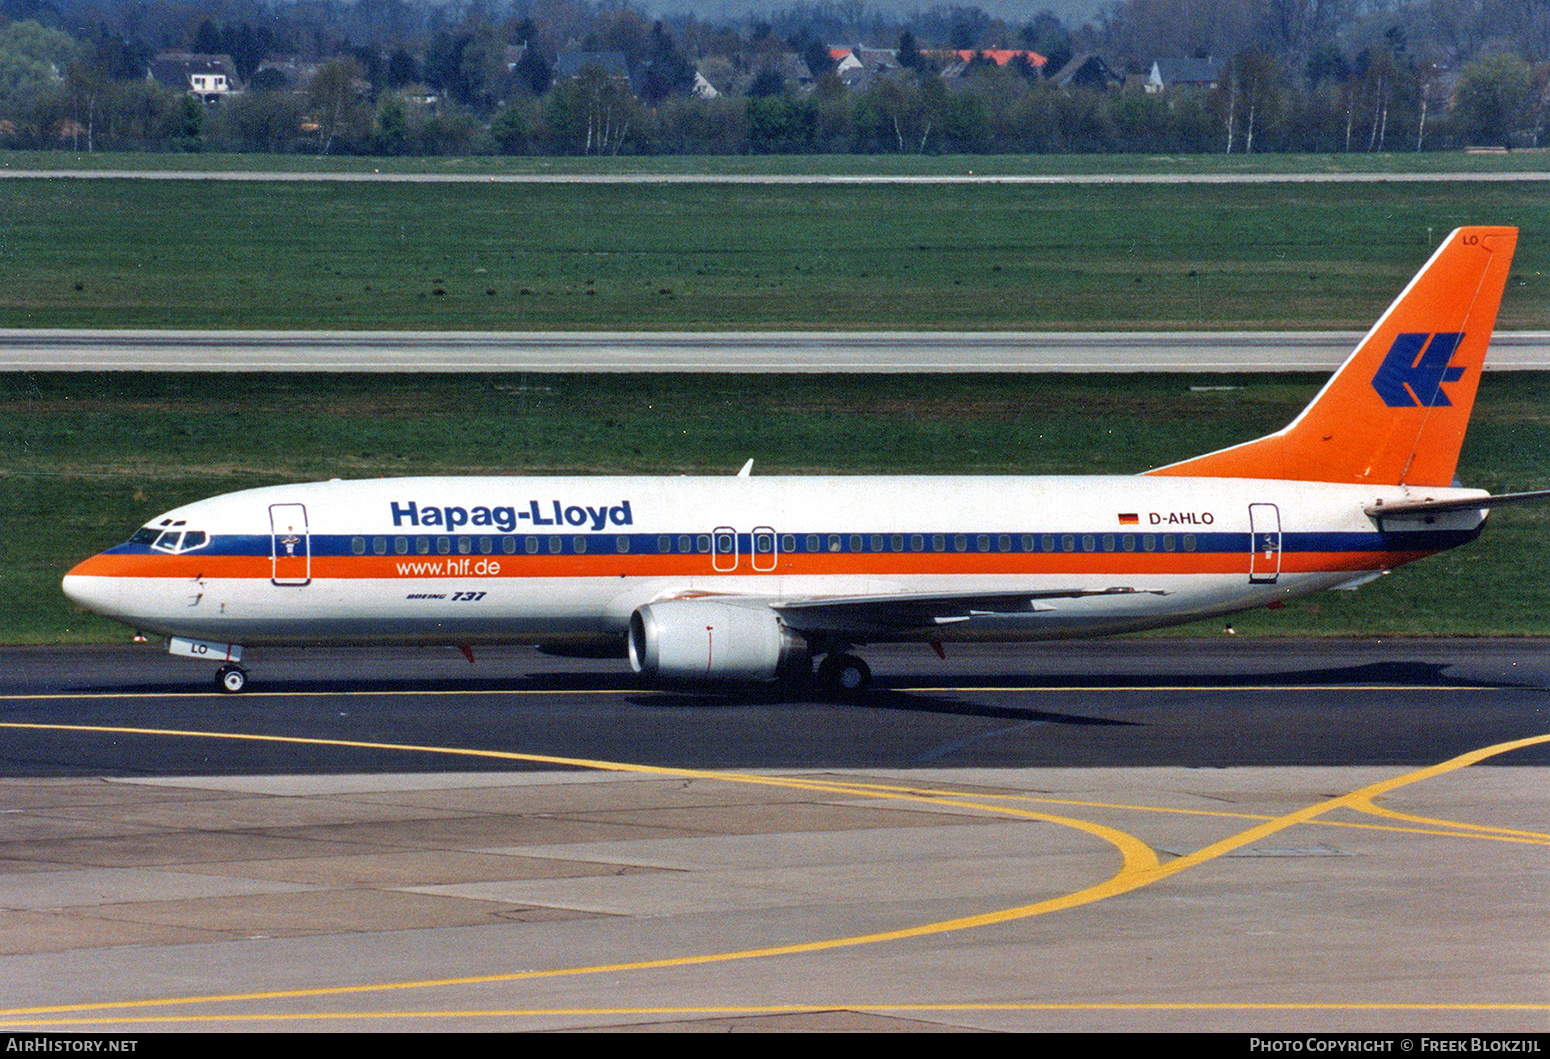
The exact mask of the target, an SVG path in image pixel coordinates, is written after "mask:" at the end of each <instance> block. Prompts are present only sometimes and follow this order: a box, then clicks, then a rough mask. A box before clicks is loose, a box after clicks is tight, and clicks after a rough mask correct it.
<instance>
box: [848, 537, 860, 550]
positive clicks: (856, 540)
mask: <svg viewBox="0 0 1550 1059" xmlns="http://www.w3.org/2000/svg"><path fill="white" fill-rule="evenodd" d="M861 543H862V542H861V534H859V533H852V534H851V535H850V550H851V551H853V552H859V551H860V550H861Z"/></svg>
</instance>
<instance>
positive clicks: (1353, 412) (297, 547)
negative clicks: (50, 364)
mask: <svg viewBox="0 0 1550 1059" xmlns="http://www.w3.org/2000/svg"><path fill="white" fill-rule="evenodd" d="M1516 240H1517V229H1515V228H1508V227H1465V228H1459V229H1457V230H1456V231H1454V232H1452V233H1451V234H1450V235H1449V236H1448V237H1447V238H1446V239H1445V240H1444V241H1443V242H1442V244H1441V245H1440V246H1439V247H1438V248H1437V250H1436V252H1435V253H1434V254H1433V255H1432V257H1431V259H1430V260H1429V261H1427V263H1426V264H1425V265H1424V266H1423V267H1422V268H1421V270H1420V272H1418V273H1417V274H1416V276H1415V277H1414V278H1413V279H1412V280H1411V281H1410V283H1409V285H1408V286H1406V287H1405V289H1404V290H1403V292H1401V293H1400V295H1399V297H1398V298H1397V299H1396V300H1395V301H1394V303H1393V304H1392V305H1391V306H1389V308H1388V310H1387V311H1386V312H1385V313H1384V314H1383V315H1382V316H1381V317H1380V318H1379V319H1378V321H1377V323H1375V324H1374V325H1373V327H1372V329H1371V330H1370V331H1368V333H1367V335H1366V336H1365V337H1364V338H1363V339H1362V340H1361V342H1360V343H1359V344H1358V345H1357V347H1356V349H1355V350H1354V351H1353V352H1352V353H1351V355H1350V357H1349V358H1348V359H1347V360H1346V361H1345V363H1344V364H1343V365H1342V366H1341V367H1340V368H1339V369H1338V370H1337V371H1336V372H1335V374H1334V375H1333V376H1332V377H1331V378H1330V380H1329V381H1328V383H1327V384H1326V385H1325V386H1324V388H1323V389H1322V390H1321V391H1320V392H1319V393H1318V395H1317V396H1315V397H1314V399H1313V401H1312V402H1311V403H1310V404H1309V405H1308V406H1307V407H1306V408H1305V409H1303V411H1302V412H1301V414H1299V415H1298V416H1297V417H1296V418H1295V419H1294V420H1293V421H1292V422H1291V423H1290V424H1288V425H1287V426H1286V427H1284V428H1283V429H1281V430H1279V431H1277V432H1275V433H1273V434H1270V435H1268V436H1266V437H1263V438H1259V439H1258V440H1254V441H1248V442H1245V443H1243V444H1239V445H1234V446H1232V447H1229V448H1226V449H1222V450H1220V451H1217V452H1212V453H1208V454H1206V455H1202V456H1196V457H1194V458H1191V459H1186V460H1183V461H1181V462H1178V463H1173V464H1169V465H1167V466H1163V467H1158V468H1155V469H1153V470H1149V471H1146V472H1144V473H1141V474H1136V475H1110V476H1077V477H1053V476H1049V477H1016V476H958V477H949V476H898V477H894V476H844V477H840V476H830V477H780V476H770V477H755V476H753V475H751V474H750V473H749V471H750V467H751V465H752V461H749V464H748V465H745V466H744V467H743V469H742V471H741V472H739V473H738V474H737V475H735V476H734V475H723V476H694V477H689V476H685V477H601V476H599V477H556V478H527V477H459V478H434V477H422V478H384V479H374V480H365V481H341V480H338V479H335V480H332V481H327V482H314V483H307V484H297V485H281V486H271V487H267V488H259V489H248V490H244V491H241V492H237V493H230V494H227V495H224V496H217V497H214V498H211V499H208V500H201V501H198V502H196V503H192V504H188V505H185V506H183V507H179V508H176V509H174V510H172V511H168V512H166V513H165V514H162V515H159V516H157V517H156V518H154V519H152V520H151V521H149V522H147V523H146V524H145V525H144V526H143V527H141V528H140V529H138V530H136V531H135V533H134V534H133V535H132V536H131V537H130V538H129V540H128V541H127V542H126V543H123V544H120V545H118V546H116V547H112V548H109V549H108V550H107V551H105V552H103V553H101V554H100V555H96V556H93V557H91V558H89V559H86V560H85V561H84V562H81V563H80V564H79V565H77V566H76V567H75V568H74V569H72V570H71V571H70V572H69V574H68V575H67V576H66V577H65V578H64V582H63V588H64V592H65V594H66V595H67V596H69V598H70V599H72V600H74V601H75V602H76V603H77V604H79V605H80V606H82V607H84V608H87V609H89V610H92V611H95V612H97V613H99V614H104V615H107V616H108V617H110V618H115V619H117V620H118V621H121V622H124V623H125V624H127V625H129V626H131V627H133V628H134V629H136V630H137V631H139V632H141V633H142V634H143V633H147V632H148V633H154V634H156V635H158V636H161V637H165V638H166V640H167V645H168V650H169V651H170V652H171V653H172V654H174V655H179V656H185V657H190V658H195V659H206V660H213V661H219V662H220V663H221V666H220V669H219V671H218V672H217V674H216V682H217V686H218V687H219V688H220V689H222V690H224V691H226V692H232V693H235V692H240V691H242V690H243V688H245V687H246V686H247V684H248V674H247V671H246V670H245V669H244V668H243V667H242V665H241V659H242V654H243V650H244V648H245V647H249V646H254V645H274V644H300V645H314V644H393V643H396V644H442V645H448V646H456V647H459V648H461V650H462V651H463V653H464V654H465V655H466V656H467V657H468V659H469V661H470V662H472V661H473V657H474V656H473V647H474V646H475V645H480V644H490V643H508V644H510V643H525V644H536V645H538V646H539V647H540V648H542V649H544V650H547V651H550V652H552V653H558V654H574V655H601V654H609V653H613V654H617V655H627V656H628V658H629V661H630V664H631V667H632V668H633V670H634V671H635V672H637V673H639V674H641V675H642V677H643V678H646V679H648V680H651V681H656V682H660V683H670V684H686V683H687V684H693V683H696V682H718V681H770V680H778V679H782V678H787V677H792V678H798V679H807V678H811V677H813V676H814V671H813V666H814V662H815V661H817V660H820V659H821V661H818V665H817V673H816V677H817V680H818V684H819V686H820V688H821V689H823V690H825V691H827V692H829V693H831V694H835V695H837V696H839V697H845V696H854V695H857V694H859V693H860V692H862V691H863V690H864V689H865V688H866V687H867V686H868V684H869V682H870V679H871V674H870V671H869V669H868V667H867V665H866V663H865V661H863V660H862V659H861V658H860V657H859V656H858V655H857V654H855V653H854V652H855V651H856V649H857V648H860V647H863V646H865V645H867V644H873V643H882V642H901V641H915V642H923V643H926V644H930V645H932V646H933V647H934V648H935V649H936V650H937V651H938V653H939V654H940V653H941V652H942V645H943V644H944V643H947V642H966V641H1032V640H1044V639H1053V638H1061V637H1077V636H1094V635H1104V634H1111V633H1122V632H1129V631H1134V630H1140V629H1151V628H1159V627H1163V626H1169V625H1175V624H1179V623H1184V622H1192V621H1196V620H1199V619H1202V618H1207V617H1213V616H1220V615H1225V614H1231V613H1234V612H1238V611H1243V610H1248V609H1252V608H1258V607H1265V606H1270V607H1274V606H1278V605H1280V604H1282V603H1284V602H1285V601H1287V600H1289V599H1293V598H1296V597H1300V596H1306V595H1308V594H1310V593H1313V592H1318V591H1322V590H1324V589H1332V588H1351V587H1355V586H1358V585H1361V584H1363V583H1366V582H1368V581H1370V580H1373V579H1375V578H1377V577H1379V576H1381V575H1382V574H1384V573H1386V572H1388V571H1389V570H1391V569H1393V568H1395V567H1397V566H1400V565H1402V564H1404V563H1409V562H1413V561H1415V560H1417V559H1420V558H1423V557H1425V556H1427V555H1431V554H1433V553H1435V552H1439V551H1443V550H1445V549H1449V548H1453V547H1456V546H1458V545H1461V544H1465V543H1467V542H1469V541H1472V540H1474V539H1475V537H1477V536H1478V535H1479V534H1480V533H1481V531H1482V529H1483V527H1484V524H1485V519H1486V516H1487V513H1488V512H1489V510H1490V509H1492V508H1494V507H1498V506H1501V505H1503V504H1509V503H1517V502H1520V501H1526V500H1535V499H1542V498H1545V497H1547V496H1550V490H1541V491H1537V492H1531V493H1514V494H1506V495H1500V496H1490V495H1488V494H1487V493H1486V492H1485V491H1483V490H1479V489H1465V488H1461V487H1459V486H1457V484H1456V483H1455V480H1454V471H1455V468H1456V466H1457V463H1458V456H1459V449H1460V446H1461V445H1462V443H1463V439H1464V431H1465V427H1466V426H1467V423H1468V420H1469V414H1470V410H1471V408H1472V406H1473V403H1474V398H1475V391H1476V387H1477V385H1478V382H1479V378H1480V372H1481V368H1482V365H1483V363H1484V360H1485V355H1486V349H1487V347H1488V346H1489V344H1490V338H1491V331H1492V328H1493V327H1494V326H1495V320H1496V314H1497V309H1498V307H1499V305H1500V302H1501V297H1502V292H1503V289H1504V286H1505V284H1506V280H1507V275H1508V269H1509V267H1510V265H1511V261H1512V254H1513V250H1514V248H1515V245H1516Z"/></svg>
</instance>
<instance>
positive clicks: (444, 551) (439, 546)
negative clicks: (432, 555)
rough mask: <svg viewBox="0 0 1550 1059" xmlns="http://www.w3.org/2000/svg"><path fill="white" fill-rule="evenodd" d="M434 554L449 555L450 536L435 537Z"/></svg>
mask: <svg viewBox="0 0 1550 1059" xmlns="http://www.w3.org/2000/svg"><path fill="white" fill-rule="evenodd" d="M436 554H437V555H451V554H452V538H451V537H437V538H436Z"/></svg>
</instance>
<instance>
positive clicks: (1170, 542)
mask: <svg viewBox="0 0 1550 1059" xmlns="http://www.w3.org/2000/svg"><path fill="white" fill-rule="evenodd" d="M1174 546H1175V542H1174V537H1173V534H1171V533H1164V534H1163V551H1165V552H1171V551H1173V549H1174Z"/></svg>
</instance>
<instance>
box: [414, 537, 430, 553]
mask: <svg viewBox="0 0 1550 1059" xmlns="http://www.w3.org/2000/svg"><path fill="white" fill-rule="evenodd" d="M430 553H431V539H430V538H429V537H416V538H415V539H414V554H416V555H429V554H430Z"/></svg>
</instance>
